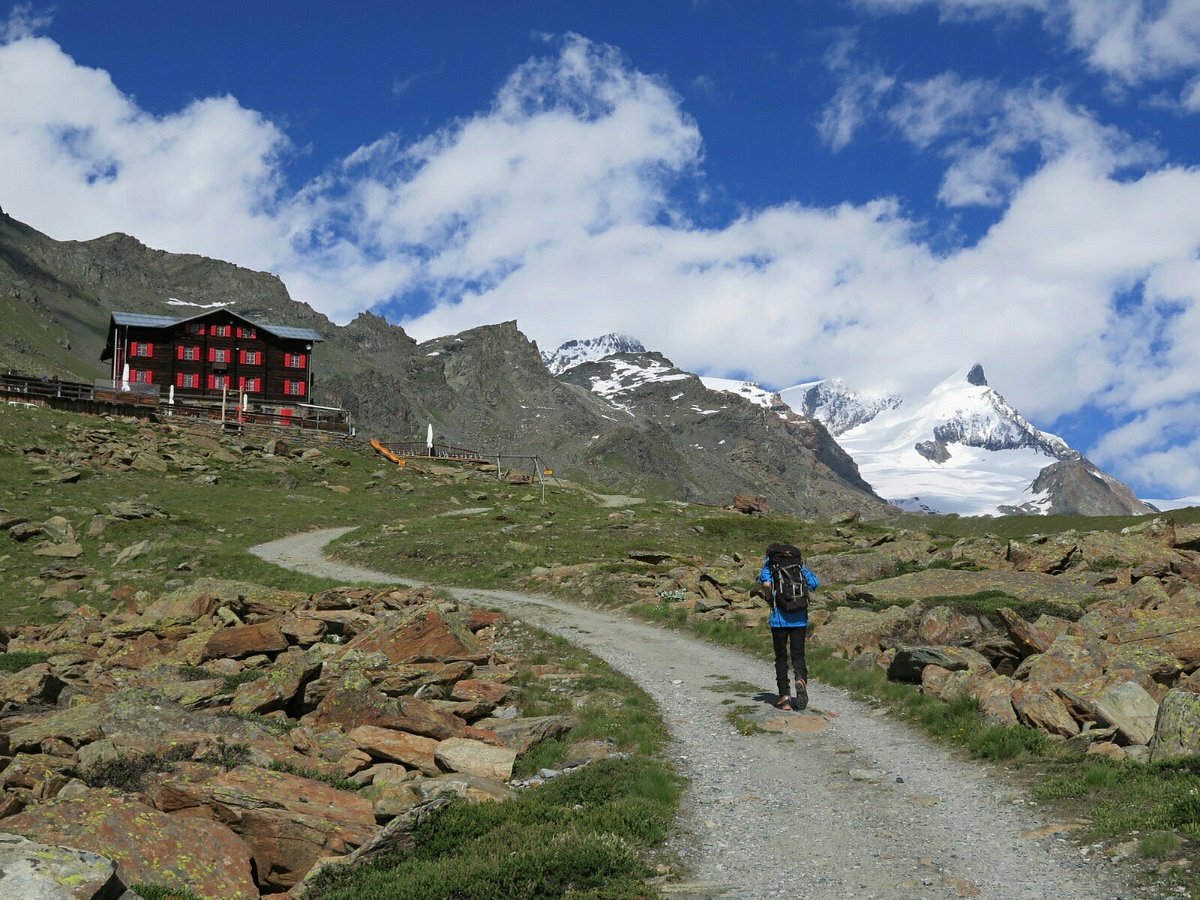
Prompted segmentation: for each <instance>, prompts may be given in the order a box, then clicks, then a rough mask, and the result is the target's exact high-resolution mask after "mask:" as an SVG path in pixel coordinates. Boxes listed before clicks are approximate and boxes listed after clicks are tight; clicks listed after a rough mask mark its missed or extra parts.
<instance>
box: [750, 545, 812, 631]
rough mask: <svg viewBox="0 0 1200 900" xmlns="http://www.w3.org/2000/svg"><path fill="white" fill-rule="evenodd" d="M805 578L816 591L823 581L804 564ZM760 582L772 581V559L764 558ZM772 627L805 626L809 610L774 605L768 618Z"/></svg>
mask: <svg viewBox="0 0 1200 900" xmlns="http://www.w3.org/2000/svg"><path fill="white" fill-rule="evenodd" d="M802 571H803V572H804V580H805V581H807V582H808V589H809V590H810V591H815V590H816V589H817V588H818V587H820V586H821V581H820V579H819V578H817V576H816V575H814V574H813V573H812V571H811V570H810V569H809V568H808V566H803V567H802ZM758 580H759V583H760V584H770V583H771V560H770V559H764V560H763V567H762V571H761V572H759V573H758ZM768 621H769V622H770V625H771V627H772V628H803V627H805V626H807V625H808V610H807V609H800V610H797V611H796V612H790V613H789V612H784V611H783V610H781V609H780V608H779V607H778V606H774V605H772V607H771V618H770V619H769V620H768Z"/></svg>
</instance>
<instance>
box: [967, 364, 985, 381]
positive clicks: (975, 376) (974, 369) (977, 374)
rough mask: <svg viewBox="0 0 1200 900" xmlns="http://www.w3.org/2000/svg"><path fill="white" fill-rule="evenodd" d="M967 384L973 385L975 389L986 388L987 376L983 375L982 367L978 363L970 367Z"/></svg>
mask: <svg viewBox="0 0 1200 900" xmlns="http://www.w3.org/2000/svg"><path fill="white" fill-rule="evenodd" d="M967 384H973V385H975V387H987V376H986V375H984V374H983V366H982V365H980V364H979V363H975V365H973V366H971V371H969V372H968V373H967Z"/></svg>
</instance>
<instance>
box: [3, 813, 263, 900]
mask: <svg viewBox="0 0 1200 900" xmlns="http://www.w3.org/2000/svg"><path fill="white" fill-rule="evenodd" d="M4 827H5V829H7V830H8V831H10V832H13V833H14V834H20V835H24V836H25V837H28V838H32V839H35V840H39V841H43V842H48V843H53V844H65V845H68V846H71V847H78V848H79V849H81V850H88V851H91V852H92V853H98V854H100V855H101V856H105V857H107V858H108V859H111V860H112V861H113V862H115V863H116V864H117V867H118V871H119V872H120V875H121V878H122V880H123V881H125V882H126V883H127V884H137V883H142V884H151V883H153V884H162V885H164V886H167V887H179V888H186V889H187V890H190V891H191V892H192V893H194V894H197V895H199V896H201V897H231V898H232V897H255V896H257V895H258V891H257V889H256V888H255V885H254V882H253V880H252V879H251V877H250V852H249V848H248V847H247V846H246V844H245V843H244V842H243V841H242V840H241V839H239V838H238V837H237V835H235V834H233V833H232V832H231V831H229V829H227V828H223V827H222V826H220V825H217V824H216V823H213V822H205V821H199V820H194V819H177V818H175V817H173V816H169V815H167V814H166V813H162V812H159V811H158V810H156V809H154V808H153V807H150V806H146V805H145V804H143V803H138V802H137V801H135V800H133V799H131V798H129V797H125V796H123V795H121V794H119V793H117V792H116V791H111V790H87V791H84V792H82V794H81V795H80V796H77V797H72V798H70V799H64V800H55V801H52V802H50V803H45V804H42V805H40V806H36V807H33V808H31V809H27V810H25V811H24V812H21V813H18V814H17V815H15V816H10V817H9V818H7V819H5V820H4Z"/></svg>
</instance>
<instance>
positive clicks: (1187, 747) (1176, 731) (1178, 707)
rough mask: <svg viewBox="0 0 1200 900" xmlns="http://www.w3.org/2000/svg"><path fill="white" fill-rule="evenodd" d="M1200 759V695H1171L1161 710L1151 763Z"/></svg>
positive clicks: (1170, 692) (1178, 692)
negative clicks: (1188, 757)
mask: <svg viewBox="0 0 1200 900" xmlns="http://www.w3.org/2000/svg"><path fill="white" fill-rule="evenodd" d="M1197 755H1200V694H1195V693H1192V692H1190V691H1169V692H1168V693H1167V695H1166V696H1165V697H1164V698H1163V700H1162V703H1160V704H1159V706H1158V718H1157V719H1156V720H1155V723H1154V738H1153V740H1152V741H1151V742H1150V759H1151V761H1152V762H1160V761H1161V760H1164V759H1174V758H1175V757H1177V756H1197Z"/></svg>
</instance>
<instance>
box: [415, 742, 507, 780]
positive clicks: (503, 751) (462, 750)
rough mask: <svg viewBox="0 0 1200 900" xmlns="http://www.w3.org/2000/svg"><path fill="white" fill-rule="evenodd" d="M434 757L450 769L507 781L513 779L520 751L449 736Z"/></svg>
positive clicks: (465, 773) (438, 747)
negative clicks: (514, 766)
mask: <svg viewBox="0 0 1200 900" xmlns="http://www.w3.org/2000/svg"><path fill="white" fill-rule="evenodd" d="M434 756H435V758H436V759H437V761H438V762H439V763H441V764H442V765H443V766H445V767H446V768H447V769H449V770H450V771H451V772H461V773H462V774H464V775H478V776H479V777H480V778H489V779H491V780H493V781H508V779H510V778H512V770H513V763H514V762H516V759H517V752H516V751H515V750H510V749H509V748H507V747H493V746H492V745H491V744H485V743H483V742H482V741H475V740H471V739H470V738H448V739H446V740H444V741H442V742H441V743H439V744H438V745H437V750H436V751H435V753H434Z"/></svg>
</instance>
